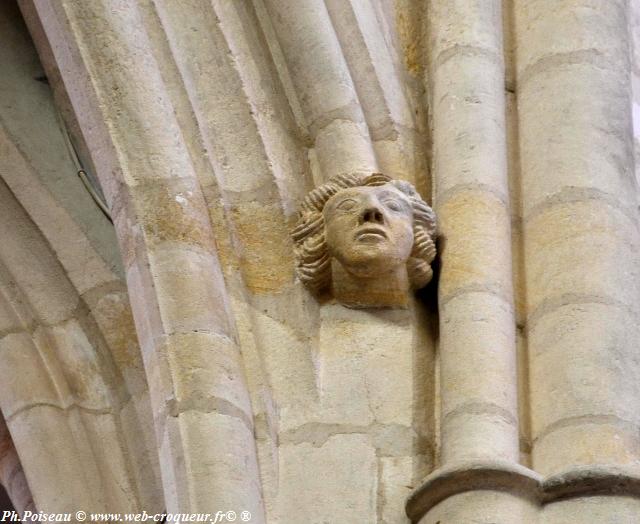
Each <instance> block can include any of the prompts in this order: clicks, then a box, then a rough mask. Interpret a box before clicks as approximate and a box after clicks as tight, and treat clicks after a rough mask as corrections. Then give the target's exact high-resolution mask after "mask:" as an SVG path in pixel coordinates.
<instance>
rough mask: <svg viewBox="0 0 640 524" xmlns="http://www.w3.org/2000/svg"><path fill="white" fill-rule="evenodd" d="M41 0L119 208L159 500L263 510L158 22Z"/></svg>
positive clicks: (194, 507)
mask: <svg viewBox="0 0 640 524" xmlns="http://www.w3.org/2000/svg"><path fill="white" fill-rule="evenodd" d="M35 7H36V9H37V12H38V15H39V17H40V20H41V21H42V25H43V27H44V30H45V32H46V34H47V38H48V39H49V42H50V43H51V47H52V49H53V52H54V54H55V55H56V56H55V58H56V62H57V64H58V65H59V67H60V71H61V75H62V78H63V81H64V83H65V87H66V89H67V92H68V94H69V99H70V100H71V103H72V104H73V107H74V110H75V112H76V114H78V115H81V118H79V121H80V125H81V127H82V132H83V134H84V136H85V140H86V142H87V144H88V146H89V148H90V149H91V152H92V156H93V158H92V159H93V161H94V163H95V166H96V169H97V172H98V175H99V178H100V181H101V185H102V187H103V189H104V192H105V195H106V197H107V200H108V201H109V204H110V209H111V214H112V217H113V219H114V224H115V227H116V233H117V235H118V240H119V243H120V248H121V253H122V257H123V263H124V266H125V268H126V277H127V286H128V289H129V293H130V297H131V303H132V309H133V314H134V318H135V323H136V329H137V332H138V338H139V340H140V345H141V349H142V352H143V357H144V365H145V371H146V374H147V379H148V382H149V390H150V393H151V399H152V404H153V409H154V422H155V430H156V437H157V441H158V448H159V454H160V464H161V468H162V481H163V488H164V494H165V502H166V508H167V510H168V512H170V513H176V512H181V513H193V512H200V513H207V512H209V513H212V514H215V513H216V511H225V510H233V511H236V512H238V513H240V512H241V511H245V510H247V511H250V512H251V513H252V515H253V520H254V521H255V522H263V521H264V515H263V508H262V499H261V488H260V482H259V476H258V465H257V458H256V450H255V442H254V438H253V419H252V411H251V405H250V402H249V396H248V392H247V388H246V385H245V382H244V376H243V369H242V364H241V360H240V355H239V351H238V346H237V342H236V340H235V330H234V326H233V319H232V318H231V315H230V312H229V308H228V298H227V294H226V289H225V284H224V280H223V278H222V273H221V271H220V266H219V261H218V257H217V253H216V247H215V241H214V238H213V234H212V231H211V223H210V219H209V214H208V211H207V206H206V203H205V200H204V198H203V194H202V190H201V187H200V185H199V181H198V177H197V173H196V172H195V169H194V165H193V163H192V160H191V158H190V156H189V151H188V147H187V145H186V144H185V142H184V138H183V134H182V130H181V128H180V123H179V120H178V119H177V118H176V115H175V110H176V109H175V107H174V106H173V105H172V102H171V96H170V95H169V93H168V92H167V88H166V85H165V83H164V79H163V78H162V76H161V73H160V69H159V67H158V63H157V62H156V58H157V54H156V53H157V50H155V49H154V47H153V45H152V44H151V42H150V39H149V33H150V32H156V31H160V28H159V27H158V25H157V22H153V21H149V20H148V19H146V18H144V17H143V16H141V11H140V9H141V8H142V7H144V6H143V3H138V2H130V1H128V0H122V1H121V0H106V1H102V0H95V1H92V2H84V1H81V0H73V1H65V2H58V1H53V2H49V1H48V0H43V1H41V2H36V3H35ZM147 24H154V25H153V26H152V27H151V26H147Z"/></svg>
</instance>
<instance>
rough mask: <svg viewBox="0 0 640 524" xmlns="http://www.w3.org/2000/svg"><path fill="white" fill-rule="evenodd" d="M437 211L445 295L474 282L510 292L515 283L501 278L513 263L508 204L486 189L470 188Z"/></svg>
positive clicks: (442, 285)
mask: <svg viewBox="0 0 640 524" xmlns="http://www.w3.org/2000/svg"><path fill="white" fill-rule="evenodd" d="M436 212H437V214H438V219H439V230H440V234H441V237H442V240H441V242H440V245H441V248H440V249H441V252H440V257H441V260H442V273H441V275H440V284H439V285H440V293H441V296H443V297H446V296H447V295H449V294H450V293H453V292H455V291H456V290H457V289H459V288H461V287H466V286H470V285H479V286H490V287H492V288H496V287H498V288H502V289H503V290H504V291H505V292H509V293H510V290H511V282H503V281H501V280H500V276H501V275H503V274H505V271H504V265H505V264H510V263H511V262H510V257H511V253H510V243H511V239H510V238H509V234H508V232H509V231H510V217H509V214H508V211H507V209H506V208H505V206H504V204H503V203H502V202H501V201H500V200H499V199H498V198H497V197H496V196H494V195H491V194H490V193H487V192H486V191H479V190H473V189H470V190H466V191H461V192H460V193H457V194H454V195H453V196H451V197H450V198H449V199H448V200H447V201H446V202H444V203H443V204H442V205H441V206H438V209H437V211H436ZM508 274H510V272H508Z"/></svg>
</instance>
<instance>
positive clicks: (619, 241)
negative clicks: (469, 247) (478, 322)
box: [515, 0, 640, 523]
mask: <svg viewBox="0 0 640 524" xmlns="http://www.w3.org/2000/svg"><path fill="white" fill-rule="evenodd" d="M628 4H629V2H627V1H625V0H610V1H607V2H604V1H598V2H594V1H593V0H567V1H565V2H556V1H554V0H545V1H537V2H530V1H524V0H517V1H516V2H515V16H516V35H517V60H516V63H517V98H518V114H519V115H520V122H519V127H520V155H521V162H522V164H521V165H522V195H523V224H524V225H523V227H524V236H523V238H524V250H525V252H524V261H525V278H526V290H527V296H526V304H527V318H526V323H527V332H528V341H529V355H530V356H529V360H530V384H531V421H532V433H533V434H532V441H533V450H532V460H533V467H534V469H536V470H537V471H538V472H540V473H542V474H543V475H552V477H551V479H553V482H552V483H551V484H550V482H551V480H549V481H547V484H549V486H551V485H552V484H553V483H555V484H556V487H555V488H554V489H558V490H560V491H562V489H566V488H561V486H563V485H565V486H566V485H570V486H572V485H574V484H576V483H577V484H578V485H582V490H583V492H584V493H585V494H586V495H588V494H589V493H592V492H593V491H594V490H595V491H597V490H598V488H597V487H596V486H600V489H601V488H602V486H603V485H604V484H606V483H607V482H609V483H611V482H614V483H615V481H614V479H615V478H618V479H620V477H621V476H622V477H625V476H627V477H629V478H633V477H634V475H635V476H636V477H637V471H638V470H637V464H638V460H639V458H640V440H639V438H638V434H639V431H638V424H639V422H640V403H639V399H640V382H639V381H638V376H639V373H640V358H639V357H638V348H637V340H638V296H639V291H640V289H639V285H638V284H639V278H638V277H639V272H640V265H639V264H638V246H639V243H638V241H639V234H638V213H637V202H636V198H637V197H636V195H637V188H636V183H635V178H634V164H633V134H632V125H631V111H630V108H631V95H630V54H629V51H630V48H629V37H628V25H627V24H628V9H629V6H628ZM596 466H597V467H596ZM632 466H633V467H632ZM603 468H604V469H603ZM621 468H622V469H621ZM607 479H608V480H607ZM603 482H604V484H602V483H603ZM635 482H636V483H637V478H636V480H635ZM622 491H624V490H622ZM611 500H613V499H611ZM634 504H636V506H635V509H629V508H632V506H633V504H632V503H631V501H629V504H625V505H622V504H617V503H615V502H612V503H603V504H602V505H601V506H600V508H599V512H600V513H599V514H598V517H597V518H596V516H595V515H592V514H591V513H587V512H591V509H589V507H590V505H589V504H583V503H581V502H580V501H579V500H578V501H567V502H562V503H556V504H551V505H549V506H548V507H547V508H546V510H545V522H563V523H566V522H586V521H587V520H588V521H589V522H595V521H596V520H597V521H598V522H604V521H608V520H609V519H610V518H613V515H615V517H616V519H622V520H624V521H625V522H626V521H627V520H625V518H624V516H625V515H627V516H629V517H630V516H631V515H632V514H635V516H636V517H635V518H637V515H638V513H628V511H636V512H637V511H638V506H637V503H634ZM625 508H626V509H625ZM587 515H590V516H589V517H587ZM592 519H595V520H592ZM622 520H620V521H622ZM630 521H631V520H629V522H630Z"/></svg>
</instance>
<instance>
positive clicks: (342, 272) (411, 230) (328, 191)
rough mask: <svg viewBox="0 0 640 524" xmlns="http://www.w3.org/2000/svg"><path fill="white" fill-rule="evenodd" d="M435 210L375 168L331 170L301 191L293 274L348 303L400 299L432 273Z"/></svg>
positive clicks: (390, 303)
mask: <svg viewBox="0 0 640 524" xmlns="http://www.w3.org/2000/svg"><path fill="white" fill-rule="evenodd" d="M435 230H436V222H435V214H434V213H433V210H432V209H431V208H430V207H429V206H428V205H427V204H426V203H425V202H424V201H423V200H422V199H421V198H420V196H419V195H418V193H417V192H416V190H415V189H414V188H413V186H412V185H411V184H409V183H408V182H404V181H400V180H392V179H390V178H389V177H387V176H384V175H381V174H379V173H375V174H372V175H361V174H348V175H339V176H337V177H334V178H332V179H331V180H330V181H329V182H327V183H326V184H323V185H321V186H320V187H318V188H316V189H314V190H313V191H311V192H310V193H309V194H308V195H307V197H306V198H305V200H304V202H303V204H302V209H301V212H300V221H299V223H298V226H297V227H296V228H295V229H294V230H293V232H292V236H293V239H294V242H295V247H296V258H297V274H298V277H299V278H300V280H301V281H302V282H303V283H304V284H305V285H306V286H307V287H309V288H310V289H311V290H312V291H314V292H316V293H321V292H324V291H327V290H329V289H330V290H331V291H332V292H333V295H334V297H335V298H336V299H337V300H338V301H339V302H341V303H342V304H344V305H346V306H350V307H402V306H405V305H406V304H407V302H408V293H409V290H410V288H411V287H413V288H414V289H417V288H420V287H423V286H424V285H426V284H427V283H428V282H429V280H431V276H432V271H431V266H430V264H431V262H432V261H433V259H434V257H435V254H436V248H435V244H434V236H435Z"/></svg>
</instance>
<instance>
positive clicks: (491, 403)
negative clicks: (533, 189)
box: [428, 0, 518, 464]
mask: <svg viewBox="0 0 640 524" xmlns="http://www.w3.org/2000/svg"><path fill="white" fill-rule="evenodd" d="M429 7H430V8H429V10H428V16H429V26H430V28H431V30H430V45H429V48H430V50H431V53H432V54H431V64H430V65H431V68H430V69H431V75H432V79H431V86H432V103H433V129H434V132H433V144H434V147H433V149H434V170H433V177H434V185H435V198H434V203H435V206H436V212H437V214H438V220H439V227H440V233H441V235H442V250H441V263H442V273H441V275H440V283H439V306H440V359H441V361H440V363H441V379H440V381H441V395H442V421H441V425H442V435H441V436H442V441H441V449H442V455H441V461H442V463H443V464H448V463H451V462H455V461H460V460H468V459H503V460H507V461H517V459H518V415H517V407H516V406H517V399H516V366H515V334H514V330H515V320H514V312H513V289H512V273H511V238H510V232H511V227H510V215H509V203H508V188H507V167H506V139H505V114H504V63H503V58H502V21H501V9H500V2H499V1H497V0H491V1H484V0H483V1H480V0H478V1H473V2H450V1H444V0H434V1H432V2H430V5H429ZM462 20H464V23H463V22H461V21H462Z"/></svg>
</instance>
